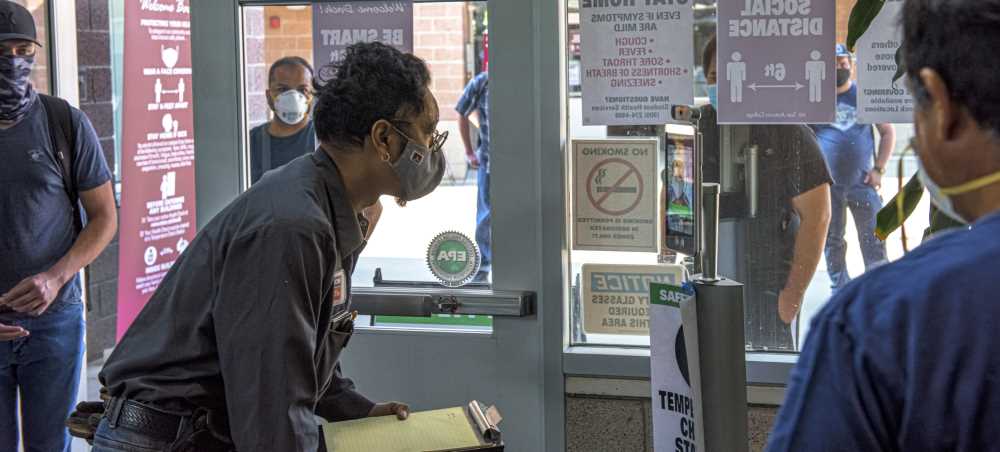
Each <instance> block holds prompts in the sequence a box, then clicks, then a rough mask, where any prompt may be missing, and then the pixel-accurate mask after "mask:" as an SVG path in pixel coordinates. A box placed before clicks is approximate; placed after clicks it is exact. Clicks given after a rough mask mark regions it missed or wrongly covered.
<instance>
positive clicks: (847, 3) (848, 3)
mask: <svg viewBox="0 0 1000 452" xmlns="http://www.w3.org/2000/svg"><path fill="white" fill-rule="evenodd" d="M857 2H858V0H837V42H838V43H845V42H847V22H848V20H849V19H850V17H851V9H853V8H854V4H856V3H857Z"/></svg>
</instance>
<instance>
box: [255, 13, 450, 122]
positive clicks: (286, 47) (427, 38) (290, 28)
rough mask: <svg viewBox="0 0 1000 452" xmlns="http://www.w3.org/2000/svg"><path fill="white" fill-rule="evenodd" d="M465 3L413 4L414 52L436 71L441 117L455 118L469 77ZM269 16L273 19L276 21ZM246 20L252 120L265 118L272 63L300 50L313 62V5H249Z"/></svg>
mask: <svg viewBox="0 0 1000 452" xmlns="http://www.w3.org/2000/svg"><path fill="white" fill-rule="evenodd" d="M466 8H467V6H466V5H465V4H464V3H446V4H438V5H424V4H417V5H414V10H413V16H414V17H413V35H414V53H415V54H416V55H417V56H419V57H421V58H423V59H424V60H426V61H427V63H428V66H429V67H430V69H431V74H432V75H433V77H434V81H433V85H432V87H431V89H432V91H433V92H434V94H435V95H436V96H437V97H438V102H439V104H440V107H441V119H442V120H446V121H454V120H456V119H458V118H457V115H456V114H455V112H454V107H455V103H456V102H457V101H458V98H459V96H461V94H462V89H463V88H464V87H465V82H466V81H467V77H468V74H466V70H465V68H466V54H465V52H466V50H465V42H466V40H467V38H468V31H467V30H468V20H467V10H466ZM272 18H275V19H277V20H276V21H275V22H276V23H275V24H272ZM244 21H245V22H244V23H245V24H246V37H245V48H246V51H247V85H248V92H247V96H248V98H247V105H248V109H249V111H250V122H251V124H253V125H256V124H259V123H261V122H264V121H266V120H267V119H268V111H267V102H266V98H265V94H264V90H265V89H267V69H268V67H270V64H271V63H272V62H274V61H275V60H278V59H279V58H282V57H285V56H301V57H303V58H305V59H306V60H308V61H310V62H312V52H313V47H312V9H311V8H305V9H289V8H288V7H285V6H267V7H263V8H247V9H246V10H245V16H244ZM272 25H277V26H276V27H275V26H272Z"/></svg>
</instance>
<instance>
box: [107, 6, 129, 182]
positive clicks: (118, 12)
mask: <svg viewBox="0 0 1000 452" xmlns="http://www.w3.org/2000/svg"><path fill="white" fill-rule="evenodd" d="M108 26H109V27H110V33H111V39H110V41H111V106H112V109H113V110H114V120H115V136H116V137H121V136H123V135H122V133H123V131H122V100H123V94H122V93H123V92H124V90H125V82H124V80H125V79H124V77H125V66H124V65H125V0H108ZM114 141H115V167H114V168H113V170H114V174H115V196H116V197H118V198H119V199H120V197H121V161H122V158H121V157H122V140H121V139H116V140H114Z"/></svg>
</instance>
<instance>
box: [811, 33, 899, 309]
mask: <svg viewBox="0 0 1000 452" xmlns="http://www.w3.org/2000/svg"><path fill="white" fill-rule="evenodd" d="M836 54H837V120H836V122H834V123H832V124H816V125H813V126H812V128H813V130H814V131H815V132H816V138H817V139H818V141H819V144H820V147H821V148H822V149H823V157H824V158H825V159H826V163H827V166H828V167H829V168H830V173H831V174H830V175H831V176H833V185H832V186H831V187H830V207H831V210H830V212H831V216H830V231H829V232H828V233H827V236H826V249H825V251H826V267H827V270H828V271H829V274H830V280H831V282H832V284H831V285H832V288H833V290H834V292H836V291H837V290H839V289H841V288H843V287H844V286H846V285H847V283H848V282H850V281H851V277H850V275H848V272H847V241H845V240H844V228H845V226H846V222H847V209H848V208H850V209H851V216H853V217H854V225H855V227H856V228H857V231H858V242H859V243H860V244H861V255H862V256H863V257H864V260H865V269H866V270H870V269H871V268H872V267H874V266H876V265H878V264H881V263H883V262H885V261H886V260H887V257H886V253H885V244H884V243H882V242H881V241H880V240H879V239H878V238H877V237H875V215H877V214H878V211H879V209H881V208H882V198H880V197H879V194H878V189H879V188H881V186H882V175H883V174H885V165H886V163H888V162H889V157H891V156H892V149H893V147H895V145H896V130H895V129H894V128H893V126H892V124H877V125H876V127H877V128H878V133H879V136H880V137H881V139H880V141H879V145H878V154H877V155H876V154H875V135H874V134H873V133H872V126H871V124H860V123H858V122H857V119H858V87H857V85H855V84H854V82H853V81H852V80H851V75H852V73H853V70H854V59H853V57H852V55H851V53H850V52H849V51H848V50H847V46H845V45H844V44H837V49H836Z"/></svg>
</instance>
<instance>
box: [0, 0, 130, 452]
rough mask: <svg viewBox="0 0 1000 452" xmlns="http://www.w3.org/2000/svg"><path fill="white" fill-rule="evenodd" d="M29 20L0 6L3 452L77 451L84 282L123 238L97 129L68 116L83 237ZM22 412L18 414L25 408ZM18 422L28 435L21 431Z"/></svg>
mask: <svg viewBox="0 0 1000 452" xmlns="http://www.w3.org/2000/svg"><path fill="white" fill-rule="evenodd" d="M38 46H39V44H38V41H37V38H36V30H35V25H34V22H33V21H32V16H31V13H30V12H28V10H27V9H25V8H24V7H22V6H20V5H17V4H16V3H12V2H8V1H6V0H0V159H2V161H3V163H2V164H0V450H2V451H16V450H18V437H19V436H21V437H23V438H24V444H23V450H27V451H69V450H70V449H69V448H70V440H69V435H68V433H67V430H66V427H65V425H64V422H65V421H66V418H67V417H69V414H70V411H71V410H72V409H73V405H74V404H75V402H76V395H77V387H78V385H79V381H80V368H81V366H82V365H83V350H84V345H83V338H84V320H83V309H84V308H83V302H82V296H83V295H82V289H81V287H80V278H79V276H78V273H79V271H80V269H81V268H83V267H84V266H86V265H88V264H90V262H92V261H93V260H94V259H95V258H96V257H97V256H98V254H100V253H101V251H102V250H103V249H104V248H105V247H106V246H107V244H108V242H110V241H111V239H112V237H114V235H115V229H116V228H117V221H118V220H117V214H116V212H115V198H114V194H113V192H112V189H111V172H110V171H108V165H107V163H106V162H105V160H104V154H103V152H102V151H101V145H100V142H99V141H98V139H97V134H96V133H95V132H94V128H93V127H92V126H91V125H90V122H89V121H88V120H87V117H86V116H84V114H83V113H82V112H80V110H77V109H75V108H70V109H69V111H70V115H69V117H70V122H71V124H69V125H70V127H71V129H72V133H73V136H74V137H75V138H74V140H73V141H74V142H75V144H76V146H75V149H72V152H73V158H72V159H71V160H70V161H71V162H73V163H72V166H71V167H70V170H71V171H72V173H73V174H72V176H71V177H72V178H73V180H75V181H76V188H77V192H78V194H79V199H80V201H81V203H82V204H83V210H84V212H85V213H86V218H87V222H86V223H85V226H84V227H83V230H82V231H78V230H77V223H76V220H74V218H73V215H74V212H75V210H74V209H73V206H72V204H71V198H70V196H69V195H68V192H67V191H66V190H67V189H66V186H65V183H64V182H63V181H64V178H63V168H62V164H61V161H60V160H58V158H57V156H56V152H55V149H56V145H55V144H54V143H52V142H51V141H52V140H51V139H50V134H49V127H50V124H49V121H48V119H47V114H46V109H45V105H44V104H43V101H42V100H41V97H40V95H39V94H38V93H37V92H36V91H35V87H34V86H32V84H31V82H30V77H31V73H32V70H33V69H34V61H35V55H36V54H37V53H38V52H40V50H38ZM19 406H20V411H19V408H18V407H19ZM18 414H20V425H21V429H20V431H19V429H18Z"/></svg>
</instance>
